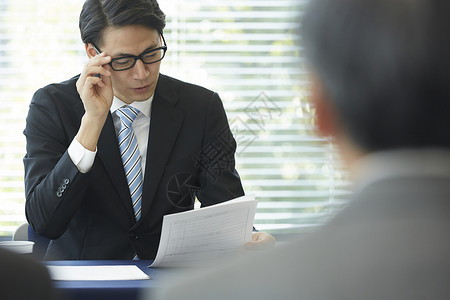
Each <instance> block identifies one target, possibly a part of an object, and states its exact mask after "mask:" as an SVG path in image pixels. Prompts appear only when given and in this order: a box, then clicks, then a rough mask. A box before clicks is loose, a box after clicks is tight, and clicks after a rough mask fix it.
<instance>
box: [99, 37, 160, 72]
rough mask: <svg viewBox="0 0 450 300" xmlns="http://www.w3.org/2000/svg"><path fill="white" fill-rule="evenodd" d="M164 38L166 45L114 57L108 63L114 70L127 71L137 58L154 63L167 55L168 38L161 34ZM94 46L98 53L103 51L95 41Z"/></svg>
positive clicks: (145, 62) (146, 62) (147, 62)
mask: <svg viewBox="0 0 450 300" xmlns="http://www.w3.org/2000/svg"><path fill="white" fill-rule="evenodd" d="M161 37H162V40H163V42H164V45H163V46H161V47H158V48H155V49H151V50H147V51H144V52H143V53H141V54H140V55H138V56H133V55H129V56H122V57H118V58H113V59H111V61H110V62H109V63H108V65H110V66H111V68H112V69H113V70H114V71H125V70H128V69H131V68H132V67H134V65H135V64H136V62H137V60H138V59H140V60H141V61H142V62H143V63H144V64H147V65H149V64H154V63H156V62H158V61H161V60H162V59H163V58H164V56H165V55H166V51H167V44H166V40H165V39H164V36H163V35H162V34H161ZM91 44H92V46H94V49H95V51H97V53H98V54H100V53H101V51H100V49H99V48H98V47H97V46H95V45H94V44H93V43H91Z"/></svg>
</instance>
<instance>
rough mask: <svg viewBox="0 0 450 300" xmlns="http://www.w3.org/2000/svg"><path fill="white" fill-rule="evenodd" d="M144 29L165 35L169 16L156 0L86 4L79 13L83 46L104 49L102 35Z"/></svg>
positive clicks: (108, 0)
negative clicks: (126, 28)
mask: <svg viewBox="0 0 450 300" xmlns="http://www.w3.org/2000/svg"><path fill="white" fill-rule="evenodd" d="M127 25H142V26H145V27H147V28H151V29H155V30H157V31H158V32H159V33H160V34H162V32H163V29H164V27H165V26H166V16H165V14H164V13H163V12H162V11H161V9H160V8H159V5H158V2H157V1H156V0H87V1H86V2H85V3H84V5H83V8H82V10H81V13H80V21H79V27H80V33H81V40H82V41H83V43H85V44H88V43H93V44H95V45H98V46H99V47H101V45H102V42H103V41H102V37H103V32H104V30H105V29H106V28H108V27H115V28H120V27H124V26H127Z"/></svg>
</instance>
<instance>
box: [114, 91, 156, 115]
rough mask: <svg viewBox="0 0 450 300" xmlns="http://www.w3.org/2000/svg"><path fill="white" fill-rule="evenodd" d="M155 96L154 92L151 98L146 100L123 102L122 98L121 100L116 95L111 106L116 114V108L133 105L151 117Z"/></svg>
mask: <svg viewBox="0 0 450 300" xmlns="http://www.w3.org/2000/svg"><path fill="white" fill-rule="evenodd" d="M154 96H155V94H153V95H152V96H151V97H150V98H149V99H147V100H145V101H135V102H133V103H131V104H127V103H125V102H123V101H122V100H120V99H119V98H117V97H116V96H114V99H113V103H112V105H111V108H110V111H111V114H114V113H115V112H116V110H117V109H118V108H120V107H122V106H127V105H131V106H133V107H134V108H137V109H139V111H140V112H141V113H142V114H144V115H145V116H146V117H147V118H150V113H151V109H152V102H153V97H154Z"/></svg>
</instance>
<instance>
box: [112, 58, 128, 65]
mask: <svg viewBox="0 0 450 300" xmlns="http://www.w3.org/2000/svg"><path fill="white" fill-rule="evenodd" d="M131 61H132V59H131V58H119V59H117V60H114V63H115V64H118V65H128V64H129V63H130V62H131Z"/></svg>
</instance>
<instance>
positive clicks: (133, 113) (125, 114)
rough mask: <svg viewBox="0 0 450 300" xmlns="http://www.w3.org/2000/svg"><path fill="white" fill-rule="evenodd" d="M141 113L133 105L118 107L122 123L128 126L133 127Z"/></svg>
mask: <svg viewBox="0 0 450 300" xmlns="http://www.w3.org/2000/svg"><path fill="white" fill-rule="evenodd" d="M139 113H140V111H139V109H137V108H134V107H132V106H124V107H121V108H119V109H117V115H118V116H119V118H120V120H121V121H122V123H123V124H124V125H125V126H127V127H131V124H133V122H134V120H135V119H136V117H137V115H138V114H139Z"/></svg>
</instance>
